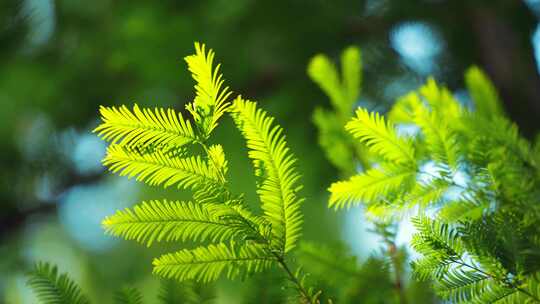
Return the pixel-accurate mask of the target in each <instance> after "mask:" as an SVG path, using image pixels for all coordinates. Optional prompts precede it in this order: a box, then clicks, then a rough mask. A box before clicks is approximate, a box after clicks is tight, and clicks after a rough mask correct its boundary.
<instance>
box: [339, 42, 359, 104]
mask: <svg viewBox="0 0 540 304" xmlns="http://www.w3.org/2000/svg"><path fill="white" fill-rule="evenodd" d="M341 74H342V76H341V78H342V80H343V90H344V92H345V96H346V100H347V101H348V102H347V105H348V106H349V107H348V110H349V111H350V110H351V109H352V106H353V104H354V103H355V102H356V101H357V100H358V97H359V96H360V87H361V85H362V54H361V52H360V49H359V48H357V47H354V46H349V47H348V48H346V49H345V50H344V51H343V53H342V54H341Z"/></svg>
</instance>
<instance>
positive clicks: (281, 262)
mask: <svg viewBox="0 0 540 304" xmlns="http://www.w3.org/2000/svg"><path fill="white" fill-rule="evenodd" d="M273 255H274V256H275V257H276V259H277V262H278V264H279V266H281V268H282V269H283V270H284V271H285V273H286V274H287V276H288V279H289V280H290V281H291V282H292V283H293V284H294V285H295V287H296V290H297V291H298V292H299V293H300V296H301V297H302V302H303V303H306V304H314V303H316V302H314V301H313V299H312V297H311V296H310V295H309V292H308V291H307V290H306V289H305V287H304V285H302V282H300V280H299V279H298V278H297V277H296V275H295V274H294V273H293V272H292V271H291V269H290V268H289V266H288V265H287V262H286V261H285V258H283V257H282V256H281V255H279V254H277V253H276V252H273Z"/></svg>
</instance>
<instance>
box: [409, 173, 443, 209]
mask: <svg viewBox="0 0 540 304" xmlns="http://www.w3.org/2000/svg"><path fill="white" fill-rule="evenodd" d="M449 187H450V184H449V183H448V182H446V181H445V180H443V179H434V180H433V181H430V182H417V183H416V185H415V186H414V187H413V188H412V189H411V191H409V192H408V193H407V194H406V195H405V196H404V198H403V199H404V204H405V205H407V206H408V207H409V208H411V207H413V206H417V205H419V206H420V207H422V208H426V207H427V206H429V205H434V204H436V203H438V202H440V201H441V200H442V198H443V195H444V194H445V193H446V191H447V190H448V188H449Z"/></svg>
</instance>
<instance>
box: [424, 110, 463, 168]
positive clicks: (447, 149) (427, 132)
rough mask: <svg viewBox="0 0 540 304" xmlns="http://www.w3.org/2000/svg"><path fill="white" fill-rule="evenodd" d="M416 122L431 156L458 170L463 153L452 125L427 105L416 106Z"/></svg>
mask: <svg viewBox="0 0 540 304" xmlns="http://www.w3.org/2000/svg"><path fill="white" fill-rule="evenodd" d="M414 122H415V123H416V124H417V125H418V126H419V127H420V129H421V130H422V133H423V135H424V140H425V145H426V147H427V149H428V151H429V153H430V157H431V158H432V159H433V160H434V161H436V162H438V163H442V164H445V165H447V166H449V167H450V168H451V169H453V170H457V169H458V162H459V155H460V154H461V153H460V151H459V149H460V146H459V142H458V140H457V136H456V133H455V132H454V131H453V130H452V128H451V126H449V125H448V124H447V123H446V121H445V120H444V119H443V118H442V117H441V116H440V115H438V113H437V112H430V111H428V110H427V109H426V108H425V107H418V108H416V111H415V113H414Z"/></svg>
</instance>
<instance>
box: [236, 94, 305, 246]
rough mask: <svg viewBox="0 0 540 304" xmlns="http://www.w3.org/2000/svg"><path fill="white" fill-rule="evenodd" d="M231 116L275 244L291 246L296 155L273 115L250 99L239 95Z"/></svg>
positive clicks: (295, 233)
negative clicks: (250, 163)
mask: <svg viewBox="0 0 540 304" xmlns="http://www.w3.org/2000/svg"><path fill="white" fill-rule="evenodd" d="M232 111H233V118H234V120H235V122H236V124H237V126H238V128H239V129H240V130H241V131H242V134H243V135H244V137H245V138H246V141H247V146H248V148H249V157H250V158H251V159H252V160H253V164H254V167H255V170H256V175H257V176H260V177H262V178H263V181H262V183H261V184H260V185H259V187H258V189H257V193H258V194H259V197H260V199H261V202H262V208H263V210H264V213H265V217H266V218H267V219H268V221H269V222H270V223H271V225H272V234H273V236H274V237H273V238H272V242H273V245H274V246H275V248H277V249H279V250H280V251H282V252H283V253H286V252H288V251H290V250H291V249H293V248H294V246H295V244H296V241H297V240H298V239H299V238H300V233H301V228H302V222H303V220H302V213H301V211H300V206H301V202H302V199H299V198H298V197H297V195H296V193H297V191H299V190H300V186H299V185H298V179H299V177H300V175H299V174H298V173H297V172H296V171H295V169H294V165H295V163H296V159H295V158H294V157H293V155H292V154H291V153H290V150H289V148H288V147H287V143H286V141H285V137H284V136H283V129H282V128H281V127H280V126H278V125H274V124H273V121H274V118H272V117H270V116H268V115H267V114H266V113H265V112H264V111H263V110H261V109H257V108H256V105H255V103H254V102H251V101H244V100H242V99H241V98H240V97H239V98H237V99H236V100H235V101H234V104H233V106H232Z"/></svg>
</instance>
